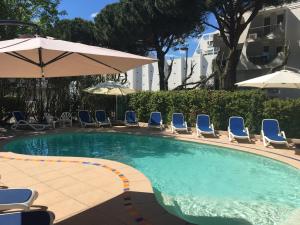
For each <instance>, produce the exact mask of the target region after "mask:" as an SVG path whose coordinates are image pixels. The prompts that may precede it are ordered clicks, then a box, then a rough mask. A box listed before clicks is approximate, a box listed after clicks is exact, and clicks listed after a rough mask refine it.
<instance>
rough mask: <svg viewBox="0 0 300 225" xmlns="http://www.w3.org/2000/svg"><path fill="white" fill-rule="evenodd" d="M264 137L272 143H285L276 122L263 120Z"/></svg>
mask: <svg viewBox="0 0 300 225" xmlns="http://www.w3.org/2000/svg"><path fill="white" fill-rule="evenodd" d="M262 127H263V131H264V135H265V136H266V137H267V138H269V139H271V140H273V141H280V142H281V141H286V139H285V138H284V137H282V136H281V134H280V128H279V124H278V121H277V120H273V119H266V120H263V126H262Z"/></svg>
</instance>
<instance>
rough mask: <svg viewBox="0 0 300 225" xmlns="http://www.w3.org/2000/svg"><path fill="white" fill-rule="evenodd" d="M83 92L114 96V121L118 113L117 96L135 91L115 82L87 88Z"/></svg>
mask: <svg viewBox="0 0 300 225" xmlns="http://www.w3.org/2000/svg"><path fill="white" fill-rule="evenodd" d="M83 91H84V92H87V93H90V94H96V95H115V96H116V119H118V118H117V112H118V96H123V95H128V94H132V93H135V92H136V91H135V90H133V89H130V88H128V87H127V86H125V85H122V84H119V83H115V82H105V83H100V84H98V85H96V86H93V87H89V88H86V89H84V90H83Z"/></svg>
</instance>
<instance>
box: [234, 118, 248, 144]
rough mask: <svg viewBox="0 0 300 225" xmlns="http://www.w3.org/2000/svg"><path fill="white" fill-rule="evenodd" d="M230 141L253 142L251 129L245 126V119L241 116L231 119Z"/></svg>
mask: <svg viewBox="0 0 300 225" xmlns="http://www.w3.org/2000/svg"><path fill="white" fill-rule="evenodd" d="M228 138H229V141H233V140H234V139H235V140H237V139H248V140H249V142H251V139H250V134H249V129H248V128H247V127H245V125H244V119H243V118H242V117H239V116H232V117H230V118H229V126H228Z"/></svg>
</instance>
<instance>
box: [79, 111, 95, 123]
mask: <svg viewBox="0 0 300 225" xmlns="http://www.w3.org/2000/svg"><path fill="white" fill-rule="evenodd" d="M78 117H79V121H80V124H81V126H82V127H87V126H96V125H97V123H96V122H95V121H94V120H93V118H92V117H91V115H90V113H89V111H87V110H80V111H79V112H78Z"/></svg>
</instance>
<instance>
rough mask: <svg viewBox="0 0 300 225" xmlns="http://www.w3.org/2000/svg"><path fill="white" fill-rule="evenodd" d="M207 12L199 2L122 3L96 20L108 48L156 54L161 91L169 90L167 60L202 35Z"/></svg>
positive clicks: (134, 0)
mask: <svg viewBox="0 0 300 225" xmlns="http://www.w3.org/2000/svg"><path fill="white" fill-rule="evenodd" d="M202 19H203V11H202V8H201V4H200V3H199V1H198V0H190V1H186V0H155V1H153V0H121V1H120V3H115V4H112V5H109V6H107V7H106V8H105V9H103V10H102V11H101V12H100V13H99V14H98V15H97V17H96V18H95V24H96V28H97V36H98V38H99V40H100V43H102V44H103V45H104V46H105V47H110V48H115V49H118V50H123V51H128V52H132V53H140V54H146V53H149V52H155V54H156V56H157V58H158V60H159V61H158V67H159V77H160V89H161V90H166V89H167V87H168V83H167V79H165V78H166V76H165V62H166V61H165V56H166V54H167V53H168V52H169V50H170V49H171V48H172V47H175V46H177V45H179V44H184V42H185V39H186V38H187V37H191V36H197V35H199V34H200V33H201V31H202V28H203V27H202Z"/></svg>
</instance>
